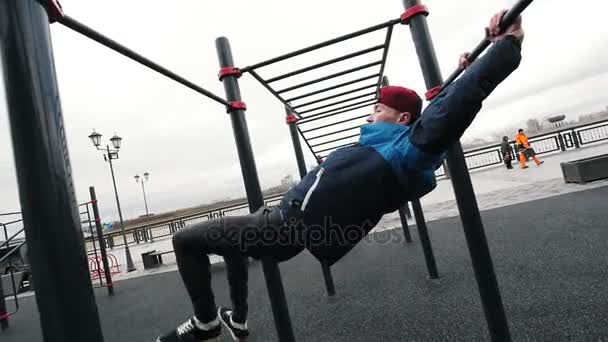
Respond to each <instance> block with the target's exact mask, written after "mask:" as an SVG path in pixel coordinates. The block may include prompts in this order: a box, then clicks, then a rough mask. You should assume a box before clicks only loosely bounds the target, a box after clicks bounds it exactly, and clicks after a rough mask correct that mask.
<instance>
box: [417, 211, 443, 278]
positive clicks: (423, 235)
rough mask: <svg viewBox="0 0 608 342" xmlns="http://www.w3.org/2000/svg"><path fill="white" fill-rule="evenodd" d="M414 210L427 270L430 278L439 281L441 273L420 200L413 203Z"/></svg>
mask: <svg viewBox="0 0 608 342" xmlns="http://www.w3.org/2000/svg"><path fill="white" fill-rule="evenodd" d="M412 208H414V219H415V220H416V227H417V228H418V235H419V237H420V244H421V245H422V252H423V253H424V260H425V261H426V268H427V269H428V271H429V278H431V279H438V278H439V272H438V271H437V263H436V262H435V254H434V253H433V246H432V245H431V238H430V237H429V230H428V229H427V227H426V221H425V220H424V213H423V211H422V205H421V204H420V200H419V199H415V200H413V201H412Z"/></svg>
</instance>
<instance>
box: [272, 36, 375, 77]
mask: <svg viewBox="0 0 608 342" xmlns="http://www.w3.org/2000/svg"><path fill="white" fill-rule="evenodd" d="M381 49H384V44H381V45H376V46H372V47H371V48H367V49H363V50H360V51H357V52H353V53H349V54H348V55H344V56H340V57H337V58H333V59H330V60H327V61H325V62H321V63H317V64H314V65H311V66H308V67H306V68H302V69H298V70H295V71H292V72H288V73H286V74H283V75H279V76H276V77H273V78H271V79H268V80H267V81H266V82H268V83H272V82H276V81H280V80H284V79H286V78H289V77H293V76H296V75H299V74H303V73H305V72H309V71H311V70H315V69H319V68H322V67H324V66H328V65H332V64H335V63H338V62H342V61H345V60H347V59H351V58H355V57H359V56H363V55H365V54H368V53H371V52H374V51H378V50H381Z"/></svg>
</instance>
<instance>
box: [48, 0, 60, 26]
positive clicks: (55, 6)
mask: <svg viewBox="0 0 608 342" xmlns="http://www.w3.org/2000/svg"><path fill="white" fill-rule="evenodd" d="M46 13H47V15H48V17H49V22H50V23H51V24H52V23H54V22H57V21H59V19H61V18H63V8H62V7H61V4H60V3H59V1H58V0H48V3H47V5H46Z"/></svg>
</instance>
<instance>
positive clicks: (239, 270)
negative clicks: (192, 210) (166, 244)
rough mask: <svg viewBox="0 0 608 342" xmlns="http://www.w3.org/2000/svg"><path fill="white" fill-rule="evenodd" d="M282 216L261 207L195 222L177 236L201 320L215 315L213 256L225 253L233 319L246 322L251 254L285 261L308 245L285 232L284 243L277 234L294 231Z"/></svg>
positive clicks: (179, 260)
mask: <svg viewBox="0 0 608 342" xmlns="http://www.w3.org/2000/svg"><path fill="white" fill-rule="evenodd" d="M280 215H281V214H280V212H279V210H278V208H262V209H260V210H258V211H257V212H255V213H253V214H249V215H245V216H233V217H222V218H219V219H215V220H209V221H205V222H201V223H196V224H193V225H190V226H187V227H186V228H184V229H182V230H180V231H178V232H177V233H175V235H173V248H174V250H175V258H176V259H177V266H178V268H179V273H180V275H181V277H182V280H183V282H184V285H185V286H186V289H187V291H188V294H189V296H190V299H191V300H192V304H193V305H194V314H195V316H196V318H198V319H199V320H200V321H201V322H210V321H212V320H214V319H215V318H216V317H217V306H216V304H215V299H214V296H213V291H212V289H211V265H210V262H209V254H217V255H221V256H222V257H224V261H225V266H226V272H227V274H228V285H229V287H230V297H231V300H232V306H233V311H234V316H233V319H234V321H235V322H241V323H242V322H244V321H245V320H246V319H247V310H248V307H247V280H248V260H249V259H248V257H254V258H260V257H265V256H268V257H272V258H273V259H274V260H275V261H283V260H287V259H290V258H292V257H294V256H295V255H297V254H299V253H300V252H301V251H302V250H303V249H304V246H303V245H301V244H300V243H298V241H300V240H297V239H296V238H295V237H288V236H286V235H282V237H283V238H284V240H283V241H282V240H281V238H280V237H279V236H278V235H277V234H278V233H279V232H280V233H282V234H285V233H286V232H289V231H292V230H290V229H289V228H288V227H286V226H284V225H283V221H282V218H281V216H280ZM293 232H295V229H294V230H293Z"/></svg>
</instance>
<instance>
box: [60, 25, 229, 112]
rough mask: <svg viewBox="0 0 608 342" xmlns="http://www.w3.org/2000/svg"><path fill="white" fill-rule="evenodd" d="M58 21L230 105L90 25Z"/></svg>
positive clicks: (227, 104)
mask: <svg viewBox="0 0 608 342" xmlns="http://www.w3.org/2000/svg"><path fill="white" fill-rule="evenodd" d="M58 21H59V23H61V24H63V25H64V26H65V27H68V28H70V29H72V30H74V31H76V32H78V33H80V34H82V35H84V36H86V37H88V38H90V39H92V40H94V41H96V42H98V43H100V44H102V45H104V46H106V47H108V48H110V49H112V50H114V51H116V52H118V53H120V54H121V55H123V56H125V57H127V58H130V59H132V60H134V61H136V62H138V63H140V64H142V65H144V66H146V67H148V68H150V69H152V70H154V71H156V72H158V73H160V74H162V75H164V76H166V77H168V78H170V79H172V80H174V81H176V82H178V83H180V84H182V85H184V86H186V87H188V88H190V89H192V90H194V91H196V92H197V93H199V94H202V95H204V96H206V97H208V98H210V99H212V100H214V101H216V102H218V103H220V104H223V105H224V106H226V107H230V103H229V102H228V101H226V100H224V99H223V98H221V97H219V96H217V95H215V94H213V93H211V92H210V91H208V90H206V89H204V88H202V87H200V86H198V85H196V84H194V83H192V82H190V81H188V80H186V79H185V78H183V77H181V76H179V75H177V74H176V73H174V72H172V71H170V70H168V69H166V68H164V67H162V66H160V65H159V64H157V63H155V62H153V61H151V60H150V59H148V58H146V57H144V56H142V55H140V54H138V53H137V52H135V51H133V50H131V49H129V48H127V47H125V46H123V45H121V44H119V43H118V42H116V41H114V40H112V39H110V38H108V37H106V36H104V35H102V34H101V33H99V32H97V31H95V30H93V29H92V28H90V27H87V26H86V25H84V24H82V23H80V22H78V21H76V20H75V19H73V18H71V17H69V16H67V15H66V16H63V17H62V18H60V19H59V20H58Z"/></svg>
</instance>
